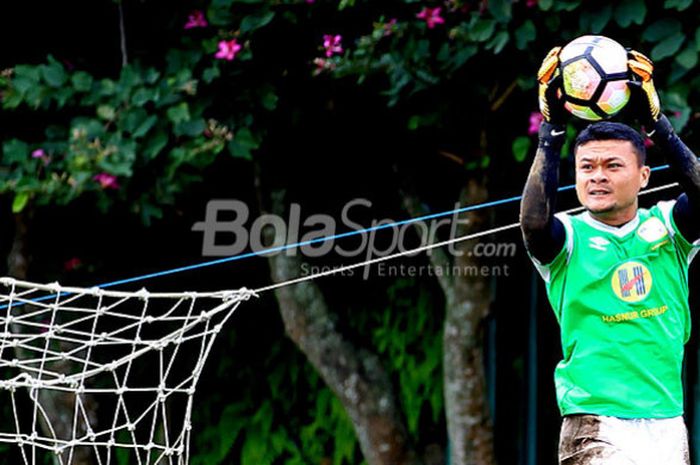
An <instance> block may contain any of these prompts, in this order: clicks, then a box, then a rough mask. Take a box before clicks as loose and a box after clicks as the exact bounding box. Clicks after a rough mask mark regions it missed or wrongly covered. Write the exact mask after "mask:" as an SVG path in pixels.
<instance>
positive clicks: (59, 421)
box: [7, 207, 97, 465]
mask: <svg viewBox="0 0 700 465" xmlns="http://www.w3.org/2000/svg"><path fill="white" fill-rule="evenodd" d="M14 218H15V235H14V238H13V241H12V247H11V249H10V253H9V255H8V257H7V265H8V273H9V274H10V275H11V276H13V277H14V278H17V279H21V280H26V279H27V276H28V272H29V265H30V262H31V257H30V254H29V242H28V241H29V228H30V225H31V219H32V212H31V209H30V208H29V207H27V208H25V209H24V210H23V211H22V212H20V213H17V214H15V216H14ZM28 307H29V308H32V307H31V306H30V305H25V306H24V307H23V308H22V310H19V311H27V310H28ZM12 331H13V332H14V333H19V332H21V331H22V328H21V326H20V325H17V324H13V325H12ZM15 354H16V356H17V358H18V359H19V360H23V359H27V358H30V357H32V356H35V355H31V354H28V353H26V352H25V350H23V349H21V348H15ZM68 363H69V362H55V363H52V364H51V370H52V371H61V370H64V372H68V370H67V364H68ZM82 400H83V405H84V406H85V408H86V411H87V415H88V417H89V418H90V420H91V423H92V424H93V426H94V425H95V421H96V415H95V411H96V408H97V404H96V402H95V401H94V399H92V398H91V397H90V396H87V395H84V396H83V399H82ZM39 402H40V404H41V405H42V407H43V408H44V410H45V411H46V414H47V416H48V417H49V418H50V421H51V426H52V427H53V430H54V432H55V434H56V438H58V439H71V438H72V436H73V429H72V428H73V412H74V408H75V394H73V393H69V392H62V391H53V390H48V389H39ZM42 420H43V419H42ZM40 424H41V429H42V432H43V434H44V435H45V436H46V437H52V435H51V431H50V430H49V428H48V425H47V424H46V423H45V422H44V421H41V422H40ZM82 433H85V429H84V428H82V429H81V428H78V430H77V434H78V435H80V434H82ZM67 461H68V454H64V455H63V462H64V465H92V464H94V463H95V462H94V459H93V455H92V451H91V449H90V448H88V447H78V448H76V449H75V450H74V451H73V460H72V461H71V463H68V462H67ZM54 463H56V464H59V463H60V462H59V461H58V459H54Z"/></svg>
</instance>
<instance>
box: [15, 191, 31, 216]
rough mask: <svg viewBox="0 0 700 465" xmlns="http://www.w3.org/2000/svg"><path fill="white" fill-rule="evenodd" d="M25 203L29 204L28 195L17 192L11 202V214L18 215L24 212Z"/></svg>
mask: <svg viewBox="0 0 700 465" xmlns="http://www.w3.org/2000/svg"><path fill="white" fill-rule="evenodd" d="M27 202H29V193H28V192H17V193H16V194H15V198H14V200H13V201H12V213H19V212H21V211H22V210H24V207H26V206H27Z"/></svg>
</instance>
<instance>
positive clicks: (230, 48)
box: [214, 39, 241, 61]
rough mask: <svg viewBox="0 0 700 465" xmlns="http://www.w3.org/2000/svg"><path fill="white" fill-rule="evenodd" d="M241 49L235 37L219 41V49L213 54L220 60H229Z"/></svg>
mask: <svg viewBox="0 0 700 465" xmlns="http://www.w3.org/2000/svg"><path fill="white" fill-rule="evenodd" d="M240 50H241V45H240V44H239V43H238V42H236V39H232V40H222V41H220V42H219V51H218V52H216V55H214V56H215V57H216V58H219V59H221V60H228V61H231V60H233V59H234V58H236V54H237V53H238V52H239V51H240Z"/></svg>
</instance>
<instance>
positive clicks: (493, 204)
mask: <svg viewBox="0 0 700 465" xmlns="http://www.w3.org/2000/svg"><path fill="white" fill-rule="evenodd" d="M669 167H670V166H669V165H662V166H657V167H654V168H652V169H651V171H661V170H665V169H668V168H669ZM575 187H576V185H575V184H570V185H568V186H563V187H560V188H559V189H558V192H564V191H568V190H571V189H574V188H575ZM521 198H522V195H518V196H515V197H508V198H505V199H501V200H493V201H490V202H484V203H479V204H476V205H469V206H466V207H462V208H458V209H456V210H451V211H447V212H442V213H434V214H431V215H425V216H420V217H417V218H410V219H407V220H403V221H398V222H395V223H388V224H382V225H378V226H373V227H371V228H367V229H360V230H355V231H348V232H345V233H341V234H335V235H333V236H326V237H317V238H316V239H311V240H308V241H303V242H297V243H295V244H289V245H281V246H278V247H271V248H269V249H264V250H261V251H259V252H248V253H244V254H238V255H233V256H231V257H226V258H220V259H218V260H212V261H208V262H203V263H197V264H195V265H188V266H182V267H179V268H173V269H170V270H165V271H159V272H156V273H149V274H145V275H141V276H135V277H133V278H126V279H120V280H118V281H112V282H109V283H105V284H100V285H98V286H97V287H100V288H106V287H112V286H119V285H122V284H128V283H133V282H135V281H142V280H146V279H151V278H157V277H160V276H165V275H169V274H174V273H180V272H182V271H191V270H195V269H197V268H204V267H207V266H212V265H219V264H221V263H228V262H233V261H237V260H243V259H245V258H250V257H254V256H259V255H263V254H267V253H272V252H279V251H282V250H288V249H291V248H297V247H303V246H305V245H310V244H317V243H319V242H325V241H328V240H335V239H342V238H344V237H349V236H354V235H357V234H364V233H367V232H370V231H378V230H380V229H386V228H393V227H396V226H403V225H404V224H410V223H416V222H418V221H423V220H430V219H433V218H440V217H443V216H448V215H454V214H459V213H464V212H468V211H474V210H480V209H482V208H489V207H496V206H499V205H504V204H507V203H513V202H517V201H519V200H520V199H521Z"/></svg>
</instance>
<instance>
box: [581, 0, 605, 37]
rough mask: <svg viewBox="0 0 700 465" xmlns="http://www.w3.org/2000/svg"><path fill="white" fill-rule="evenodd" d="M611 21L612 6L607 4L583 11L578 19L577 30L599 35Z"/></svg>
mask: <svg viewBox="0 0 700 465" xmlns="http://www.w3.org/2000/svg"><path fill="white" fill-rule="evenodd" d="M611 19H612V6H611V5H610V4H607V5H605V6H603V7H602V8H597V9H595V10H588V11H584V12H583V13H582V14H581V17H580V18H579V29H581V30H582V31H590V32H592V33H593V34H600V33H601V32H602V31H603V29H605V26H607V25H608V23H609V22H610V20H611Z"/></svg>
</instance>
